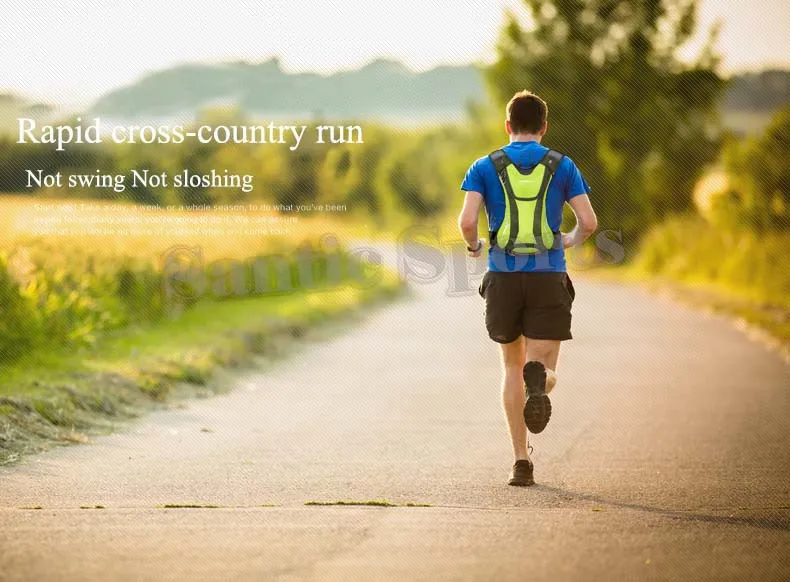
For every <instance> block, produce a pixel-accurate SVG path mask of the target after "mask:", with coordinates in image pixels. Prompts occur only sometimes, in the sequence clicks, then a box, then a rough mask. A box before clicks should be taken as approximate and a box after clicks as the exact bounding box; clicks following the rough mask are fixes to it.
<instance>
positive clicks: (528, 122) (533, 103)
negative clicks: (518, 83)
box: [505, 89, 549, 133]
mask: <svg viewBox="0 0 790 582" xmlns="http://www.w3.org/2000/svg"><path fill="white" fill-rule="evenodd" d="M505 114H506V119H507V120H508V121H509V122H510V129H511V130H512V131H513V133H539V132H540V130H541V129H543V126H544V125H545V124H546V119H548V116H549V108H548V106H547V105H546V102H545V101H544V100H543V99H541V98H540V97H538V96H537V95H535V94H534V93H532V92H530V91H527V90H526V89H525V90H524V91H519V92H518V93H516V94H515V95H513V98H512V99H511V100H510V101H509V102H508V104H507V107H506V108H505Z"/></svg>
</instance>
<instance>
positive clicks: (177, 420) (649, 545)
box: [0, 276, 790, 581]
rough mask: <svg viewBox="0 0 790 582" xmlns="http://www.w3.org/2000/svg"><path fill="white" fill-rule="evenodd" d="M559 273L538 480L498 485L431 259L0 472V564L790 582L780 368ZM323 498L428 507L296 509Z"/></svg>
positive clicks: (622, 294) (717, 336)
mask: <svg viewBox="0 0 790 582" xmlns="http://www.w3.org/2000/svg"><path fill="white" fill-rule="evenodd" d="M574 282H575V286H576V290H577V299H576V304H575V309H574V335H575V339H574V340H573V341H570V342H567V343H566V344H564V346H563V352H562V354H561V356H560V365H559V378H560V381H559V384H558V386H557V388H556V389H555V390H554V392H553V393H552V395H551V398H552V402H553V408H554V413H553V417H552V420H551V422H550V423H549V426H548V427H547V429H546V430H545V432H544V433H542V434H540V435H537V436H534V437H532V444H533V446H534V448H535V451H534V454H533V460H534V462H535V466H536V469H535V477H536V481H537V485H536V486H534V487H530V488H514V487H508V486H507V485H506V478H507V473H508V471H509V469H510V465H511V463H512V460H511V453H510V448H509V441H508V438H507V433H506V428H505V424H504V419H503V417H502V412H501V408H500V400H499V362H498V352H497V347H496V345H495V344H493V343H492V342H490V340H488V338H487V337H486V334H485V331H484V327H483V321H482V300H481V299H480V298H479V297H478V296H477V295H475V294H474V293H467V294H464V293H462V292H461V293H456V294H450V295H448V279H447V278H446V277H442V278H440V280H439V281H437V282H436V283H434V284H433V285H413V294H412V297H411V298H408V299H403V300H400V301H398V302H397V303H395V304H393V305H391V306H389V307H387V308H384V309H382V310H379V311H377V312H375V313H374V314H373V315H372V316H371V317H369V318H367V319H366V320H365V321H364V322H363V323H362V324H360V325H358V326H356V327H353V328H350V329H349V330H347V332H346V333H344V334H343V335H340V336H338V337H336V338H335V339H333V340H331V341H328V342H322V343H310V344H307V345H306V346H304V348H303V349H301V350H300V351H299V353H298V354H297V355H295V356H294V357H292V358H291V359H289V360H287V361H283V362H281V363H280V364H278V365H276V366H275V367H274V368H272V369H270V370H268V371H267V372H266V373H265V374H256V375H247V376H245V377H242V378H238V380H237V383H238V386H236V388H235V389H234V390H233V391H231V392H230V393H229V394H227V395H223V396H218V397H215V398H211V399H207V400H198V401H193V402H189V403H188V404H187V405H185V406H182V407H179V408H177V409H173V410H167V411H162V412H157V413H154V414H152V415H150V416H148V417H146V418H145V419H144V420H142V421H140V422H138V423H135V424H133V425H131V426H127V427H126V428H125V429H123V431H122V432H121V433H118V434H115V435H112V436H109V437H102V438H98V439H96V440H95V441H94V442H93V443H91V444H88V445H83V446H76V447H68V448H59V449H56V450H52V451H49V452H47V453H44V454H41V455H38V456H36V457H31V458H28V459H26V460H24V461H23V462H22V463H21V464H18V465H16V466H12V467H6V468H3V469H0V580H35V581H46V580H90V581H92V580H102V581H105V580H344V581H348V580H390V579H391V580H514V581H521V580H527V579H529V580H636V579H639V580H642V579H644V580H654V579H655V580H728V579H731V580H745V579H754V580H786V579H788V578H790V481H788V476H789V475H790V390H789V388H790V374H789V372H790V366H788V364H787V363H786V362H784V361H783V360H782V359H780V357H779V356H777V355H775V354H773V353H771V352H769V351H767V350H766V349H765V348H764V347H762V346H761V345H760V344H758V343H755V342H753V341H751V340H749V339H747V338H746V337H745V336H744V335H743V334H742V333H740V332H739V331H737V330H736V329H735V328H734V327H733V326H732V325H731V324H730V323H728V322H726V321H724V320H722V319H718V318H711V317H709V316H706V315H703V314H701V313H698V312H694V311H691V310H688V309H686V308H684V307H681V306H678V305H676V304H673V303H670V302H667V301H664V300H661V299H658V298H655V297H652V296H650V295H648V294H647V293H646V292H644V291H642V290H640V289H637V288H631V287H624V286H619V285H616V284H612V283H605V282H600V281H595V280H592V279H585V278H584V277H581V276H577V277H576V279H575V281H574ZM452 287H453V289H454V291H458V285H454V286H452ZM338 500H347V501H354V502H366V501H372V500H385V501H387V502H389V503H393V504H407V503H412V504H424V505H430V506H429V507H405V506H399V507H376V506H369V507H364V506H316V505H305V503H307V502H334V501H338ZM168 504H170V505H186V504H189V505H204V506H206V505H210V506H217V507H203V508H164V507H163V506H164V505H168ZM95 505H101V506H103V507H104V509H80V507H84V506H95ZM32 507H41V509H30V508H32Z"/></svg>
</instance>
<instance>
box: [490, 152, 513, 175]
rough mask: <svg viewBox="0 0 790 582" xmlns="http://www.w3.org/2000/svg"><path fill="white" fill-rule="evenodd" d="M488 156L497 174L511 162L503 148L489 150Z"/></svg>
mask: <svg viewBox="0 0 790 582" xmlns="http://www.w3.org/2000/svg"><path fill="white" fill-rule="evenodd" d="M488 157H489V158H490V159H491V161H492V162H493V164H494V169H495V170H496V173H497V174H499V173H501V172H502V170H504V169H505V168H507V167H508V165H509V164H512V163H513V162H512V161H511V159H510V158H509V157H507V154H506V153H505V150H496V151H494V152H491V153H490V154H488Z"/></svg>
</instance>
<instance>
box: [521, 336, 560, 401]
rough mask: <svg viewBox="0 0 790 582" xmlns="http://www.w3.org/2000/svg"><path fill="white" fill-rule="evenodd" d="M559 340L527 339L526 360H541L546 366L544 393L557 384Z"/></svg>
mask: <svg viewBox="0 0 790 582" xmlns="http://www.w3.org/2000/svg"><path fill="white" fill-rule="evenodd" d="M560 343H561V342H560V341H559V340H544V339H530V340H527V361H537V362H541V363H542V364H543V365H544V366H545V368H546V394H548V393H549V392H551V391H552V390H553V389H554V386H555V385H556V384H557V360H558V359H559V357H560Z"/></svg>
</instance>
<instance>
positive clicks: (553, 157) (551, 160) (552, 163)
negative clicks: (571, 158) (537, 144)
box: [540, 150, 565, 175]
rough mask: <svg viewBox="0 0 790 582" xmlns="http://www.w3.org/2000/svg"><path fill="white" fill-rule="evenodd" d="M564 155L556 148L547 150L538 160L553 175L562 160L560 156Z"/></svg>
mask: <svg viewBox="0 0 790 582" xmlns="http://www.w3.org/2000/svg"><path fill="white" fill-rule="evenodd" d="M564 157H565V155H564V154H561V153H560V152H558V151H556V150H549V151H547V152H546V155H545V156H543V159H542V160H541V161H540V163H541V164H543V165H544V166H546V167H547V168H548V169H549V172H551V173H552V175H554V173H555V172H556V171H557V168H559V167H560V162H562V158H564Z"/></svg>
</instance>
